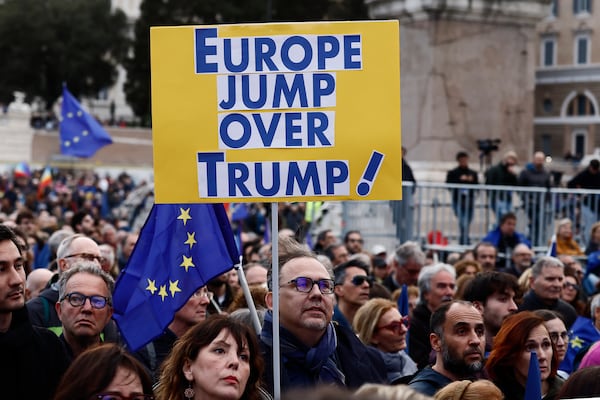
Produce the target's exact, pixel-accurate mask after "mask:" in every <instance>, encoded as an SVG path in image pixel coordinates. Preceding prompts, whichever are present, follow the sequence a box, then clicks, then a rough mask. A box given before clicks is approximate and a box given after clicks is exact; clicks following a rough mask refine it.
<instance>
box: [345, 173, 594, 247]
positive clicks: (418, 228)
mask: <svg viewBox="0 0 600 400" xmlns="http://www.w3.org/2000/svg"><path fill="white" fill-rule="evenodd" d="M509 211H511V212H513V213H515V215H516V216H517V231H518V232H521V233H523V234H525V235H526V236H527V237H528V238H529V239H530V240H531V242H532V245H533V247H534V249H536V250H537V251H538V252H542V251H544V249H546V248H547V246H548V244H549V241H550V239H551V237H552V235H553V233H554V229H555V228H554V225H555V222H556V220H558V219H562V218H569V219H571V220H572V221H573V232H574V236H575V239H576V240H577V241H578V242H579V243H580V245H581V247H585V245H586V243H587V241H588V240H589V238H590V232H591V227H592V225H593V224H594V223H595V222H596V221H598V220H599V218H598V212H599V211H600V190H584V189H565V188H548V189H546V188H536V187H521V186H492V185H458V184H446V183H436V182H419V183H418V185H416V186H414V187H413V184H412V182H405V183H403V200H401V201H361V202H344V203H343V212H342V219H343V226H342V232H343V233H345V232H347V231H348V230H354V229H356V230H359V231H361V234H362V235H363V238H364V239H365V247H364V248H365V249H367V250H370V248H371V246H372V245H374V244H383V245H384V246H386V248H387V249H389V251H391V250H392V249H394V248H395V247H396V246H397V245H398V244H399V243H403V242H405V241H406V240H415V241H418V242H420V243H421V244H427V243H430V244H434V245H435V244H441V243H439V242H440V241H444V240H447V241H448V244H450V245H451V246H454V247H456V248H461V247H465V246H472V245H475V244H476V243H478V242H479V241H480V240H481V239H482V238H483V237H484V236H485V235H486V234H487V233H488V232H489V231H490V230H492V229H494V227H495V226H496V224H497V221H498V219H499V218H500V216H501V215H503V214H504V213H506V212H509ZM436 242H438V243H436Z"/></svg>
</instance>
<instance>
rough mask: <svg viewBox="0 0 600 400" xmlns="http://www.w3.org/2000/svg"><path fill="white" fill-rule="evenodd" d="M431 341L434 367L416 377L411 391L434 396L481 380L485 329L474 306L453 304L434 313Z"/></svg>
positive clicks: (454, 302) (444, 305) (462, 303)
mask: <svg viewBox="0 0 600 400" xmlns="http://www.w3.org/2000/svg"><path fill="white" fill-rule="evenodd" d="M411 339H412V338H411ZM428 339H429V340H430V342H431V347H432V348H433V350H434V351H435V363H434V364H433V365H432V366H430V367H427V368H424V369H422V370H421V371H419V372H418V373H417V375H416V376H415V377H414V378H413V379H412V381H410V383H409V384H408V385H409V386H410V387H411V388H413V389H414V390H416V391H417V392H419V393H423V394H425V395H428V396H433V395H434V394H435V393H436V392H437V391H438V390H440V389H441V388H443V387H444V386H446V385H448V384H450V383H451V382H454V381H459V380H464V379H468V380H474V379H478V378H480V377H481V371H482V370H483V361H484V356H483V351H484V348H485V327H484V324H483V319H482V317H481V313H479V311H477V309H475V307H473V305H472V304H471V303H469V302H468V301H462V300H454V301H452V302H449V303H445V304H443V305H442V306H440V307H439V308H438V309H437V310H435V312H434V313H433V315H432V316H431V334H430V335H429V337H428Z"/></svg>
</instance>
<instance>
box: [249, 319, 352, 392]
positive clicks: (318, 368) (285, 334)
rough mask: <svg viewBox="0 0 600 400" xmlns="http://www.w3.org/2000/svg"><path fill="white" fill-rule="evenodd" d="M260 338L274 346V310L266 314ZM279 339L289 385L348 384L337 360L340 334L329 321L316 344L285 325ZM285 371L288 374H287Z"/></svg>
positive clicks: (281, 329) (284, 371)
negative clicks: (306, 341)
mask: <svg viewBox="0 0 600 400" xmlns="http://www.w3.org/2000/svg"><path fill="white" fill-rule="evenodd" d="M260 338H261V340H262V341H263V342H264V343H265V344H267V345H268V346H269V347H271V348H273V312H272V311H269V312H267V314H266V315H265V322H264V325H263V329H262V331H261V333H260ZM279 341H280V343H279V344H280V349H281V350H280V351H281V361H282V364H283V365H284V366H285V368H284V369H283V370H282V379H283V380H285V379H286V377H287V380H288V381H289V382H288V383H289V386H294V387H296V386H314V385H316V384H320V383H324V384H336V385H339V386H344V381H345V377H344V374H343V373H342V371H340V370H339V369H338V367H337V365H336V363H335V357H336V355H335V350H336V347H337V336H336V334H335V329H334V328H333V324H332V323H329V325H328V326H327V329H326V330H325V334H324V335H323V337H322V338H321V340H320V341H319V343H318V344H317V345H316V346H315V347H311V348H309V347H307V346H305V345H304V344H302V343H300V341H299V340H298V339H296V338H295V337H294V335H292V333H291V332H290V331H288V330H287V329H285V328H283V327H280V331H279ZM284 373H285V374H286V376H284V375H283V374H284ZM286 386H287V385H286ZM288 388H289V387H288Z"/></svg>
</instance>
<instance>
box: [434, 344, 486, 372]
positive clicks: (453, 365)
mask: <svg viewBox="0 0 600 400" xmlns="http://www.w3.org/2000/svg"><path fill="white" fill-rule="evenodd" d="M442 359H443V363H444V368H445V369H446V370H447V371H449V372H451V373H453V374H454V375H456V376H458V377H459V378H467V377H471V376H473V375H475V374H476V373H478V372H481V370H482V369H483V356H482V359H481V360H479V361H475V362H472V363H470V364H466V363H465V360H464V359H463V358H460V357H456V356H455V355H453V354H450V349H449V348H448V346H446V345H445V343H442Z"/></svg>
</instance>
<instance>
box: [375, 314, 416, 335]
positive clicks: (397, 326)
mask: <svg viewBox="0 0 600 400" xmlns="http://www.w3.org/2000/svg"><path fill="white" fill-rule="evenodd" d="M409 326H410V319H409V317H408V316H406V317H402V320H400V321H394V322H390V323H389V324H387V325H384V326H379V327H377V330H378V331H380V330H382V329H385V330H386V331H391V332H394V333H395V334H396V335H400V334H401V333H402V327H404V328H405V329H408V327H409Z"/></svg>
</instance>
